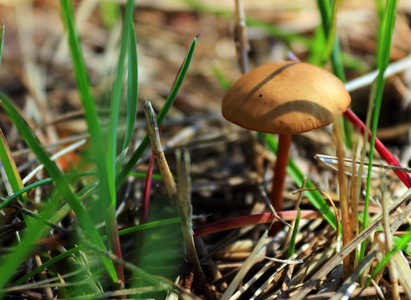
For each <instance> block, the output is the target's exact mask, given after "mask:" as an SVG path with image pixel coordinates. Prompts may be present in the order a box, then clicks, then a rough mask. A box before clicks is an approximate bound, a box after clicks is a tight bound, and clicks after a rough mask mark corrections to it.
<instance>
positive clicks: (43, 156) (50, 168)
mask: <svg viewBox="0 0 411 300" xmlns="http://www.w3.org/2000/svg"><path fill="white" fill-rule="evenodd" d="M0 99H1V104H2V106H3V109H4V111H5V112H6V114H7V115H8V117H9V118H10V120H11V121H12V123H13V124H14V125H15V126H16V127H17V129H18V130H19V132H20V134H21V136H22V137H23V139H24V140H25V142H26V144H27V145H28V146H29V148H30V149H31V150H32V151H33V153H34V154H35V155H36V157H37V159H38V160H39V161H40V162H41V163H42V164H43V165H44V168H45V169H46V171H47V173H48V174H49V175H50V176H51V177H52V178H53V179H54V181H55V183H56V188H57V190H58V192H59V194H60V195H62V196H63V197H64V199H65V200H66V201H67V203H68V204H69V205H70V207H71V208H72V209H73V211H74V212H75V214H76V216H77V218H78V220H79V222H80V224H81V226H82V228H83V229H84V230H85V231H86V232H87V235H88V236H89V238H90V240H91V241H92V242H93V243H94V244H95V245H97V246H98V247H100V248H101V249H105V246H104V244H103V242H102V241H101V238H100V236H99V235H98V233H97V230H96V229H95V227H94V224H93V223H92V221H91V219H90V216H89V215H88V214H87V212H86V210H85V209H84V207H83V205H82V204H81V203H80V201H79V200H78V198H77V196H76V195H75V194H74V192H73V191H72V190H71V188H70V186H69V184H68V183H67V180H66V178H65V177H64V176H63V174H62V173H61V171H60V170H59V169H58V168H57V166H56V164H55V163H54V162H53V161H52V160H51V159H50V157H49V156H48V154H47V152H46V151H45V150H44V148H43V147H42V146H41V145H40V142H39V141H38V139H37V137H36V135H35V134H34V132H33V131H32V130H31V128H30V127H29V125H28V124H27V123H26V121H25V120H24V119H23V118H22V117H21V116H20V114H19V113H18V112H17V110H16V109H15V108H14V106H13V105H12V103H11V102H10V100H9V99H8V98H7V97H6V96H5V95H3V94H0ZM102 259H103V264H104V265H105V267H106V269H107V271H108V273H109V274H110V276H111V279H112V280H115V282H117V278H116V277H117V276H116V274H115V272H114V266H113V263H112V262H111V260H109V259H107V258H105V257H102Z"/></svg>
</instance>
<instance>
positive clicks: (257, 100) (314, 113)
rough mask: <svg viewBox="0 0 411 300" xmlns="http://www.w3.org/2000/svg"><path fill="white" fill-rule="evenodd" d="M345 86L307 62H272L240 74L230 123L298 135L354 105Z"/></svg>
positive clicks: (228, 104)
mask: <svg viewBox="0 0 411 300" xmlns="http://www.w3.org/2000/svg"><path fill="white" fill-rule="evenodd" d="M350 102H351V98H350V95H349V94H348V92H347V90H346V89H345V86H344V84H343V83H342V82H341V81H340V80H339V79H338V78H337V77H335V76H334V75H333V74H331V73H329V72H327V71H325V70H323V69H321V68H319V67H316V66H314V65H310V64H306V63H297V62H291V61H285V62H274V63H269V64H266V65H263V66H261V67H258V68H256V69H254V70H252V71H250V72H248V73H246V74H244V75H243V76H241V77H240V78H239V79H238V80H237V81H236V82H235V83H234V84H233V85H232V86H231V88H230V89H229V90H228V92H227V94H226V95H225V97H224V99H223V103H222V113H223V116H224V118H226V119H227V120H228V121H230V122H232V123H234V124H237V125H239V126H241V127H244V128H247V129H250V130H255V131H259V132H265V133H280V134H287V133H289V134H294V133H302V132H306V131H310V130H314V129H317V128H321V127H324V126H326V125H328V124H330V123H332V122H333V121H334V120H335V119H337V118H339V117H340V116H341V115H342V113H343V112H345V110H346V109H347V107H348V106H349V105H350Z"/></svg>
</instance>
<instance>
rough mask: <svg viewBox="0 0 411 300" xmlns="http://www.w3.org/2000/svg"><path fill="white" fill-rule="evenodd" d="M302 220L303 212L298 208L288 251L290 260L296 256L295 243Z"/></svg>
mask: <svg viewBox="0 0 411 300" xmlns="http://www.w3.org/2000/svg"><path fill="white" fill-rule="evenodd" d="M300 219H301V210H300V208H299V207H298V208H297V216H296V218H295V222H294V227H293V233H292V234H291V239H290V246H289V247H288V251H287V258H290V257H291V256H293V255H294V251H295V242H296V239H297V234H298V226H299V225H300Z"/></svg>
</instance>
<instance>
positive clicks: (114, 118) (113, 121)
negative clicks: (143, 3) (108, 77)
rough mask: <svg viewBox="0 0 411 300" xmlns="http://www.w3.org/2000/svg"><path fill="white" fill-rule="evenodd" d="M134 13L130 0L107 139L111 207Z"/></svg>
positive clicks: (114, 194)
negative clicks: (127, 54)
mask: <svg viewBox="0 0 411 300" xmlns="http://www.w3.org/2000/svg"><path fill="white" fill-rule="evenodd" d="M133 13H134V1H133V0H128V1H127V4H126V10H125V18H124V22H123V30H122V33H121V46H120V55H119V58H118V62H117V71H116V80H115V82H114V87H113V94H112V97H111V106H110V121H109V129H108V137H107V157H106V165H107V174H108V184H109V190H110V199H111V201H110V205H111V207H115V205H116V157H117V138H118V134H117V124H118V121H119V115H120V104H121V90H122V87H123V73H124V60H125V57H126V52H127V48H128V42H129V39H130V23H132V22H133Z"/></svg>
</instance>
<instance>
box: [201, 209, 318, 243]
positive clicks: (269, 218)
mask: <svg viewBox="0 0 411 300" xmlns="http://www.w3.org/2000/svg"><path fill="white" fill-rule="evenodd" d="M277 215H278V216H279V217H280V218H281V219H283V220H284V221H292V220H295V218H296V216H297V211H296V210H290V211H279V212H277ZM318 218H322V215H321V213H320V212H319V211H316V210H302V211H301V219H306V220H313V219H318ZM273 220H275V222H278V220H277V219H276V217H275V216H274V214H273V213H263V214H257V215H249V216H242V217H237V218H233V219H229V220H223V221H219V222H215V223H212V224H208V225H204V226H200V227H197V228H195V229H194V238H198V237H200V236H204V235H208V234H212V233H216V232H220V231H224V230H228V229H233V228H238V227H244V226H248V225H257V224H264V223H271V222H273Z"/></svg>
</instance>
